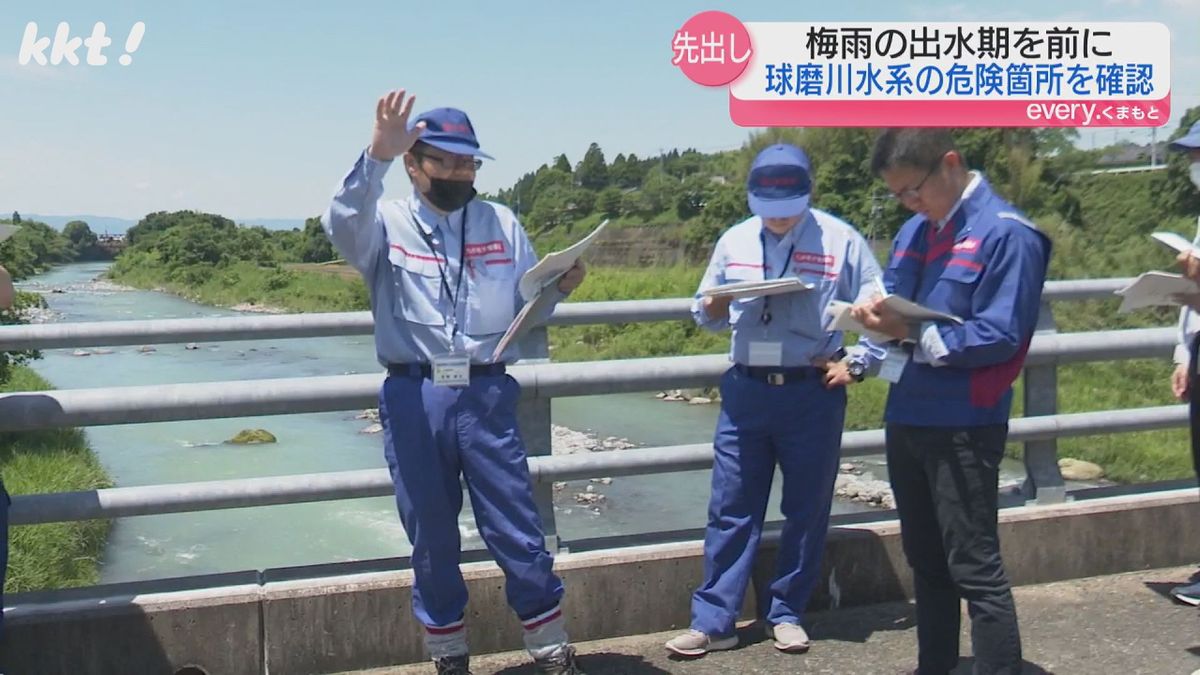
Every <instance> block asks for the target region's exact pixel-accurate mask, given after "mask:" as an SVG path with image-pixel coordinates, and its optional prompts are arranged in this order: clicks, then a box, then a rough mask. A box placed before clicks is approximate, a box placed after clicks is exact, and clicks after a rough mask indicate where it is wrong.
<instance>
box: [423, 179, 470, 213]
mask: <svg viewBox="0 0 1200 675" xmlns="http://www.w3.org/2000/svg"><path fill="white" fill-rule="evenodd" d="M475 194H476V192H475V184H474V182H473V181H469V180H450V179H448V178H432V177H430V178H429V191H428V192H423V193H421V195H422V196H423V197H425V199H428V200H429V203H430V204H433V205H434V206H435V207H437V208H438V209H440V210H442V211H445V212H446V213H450V212H451V211H457V210H459V209H461V208H462V207H464V206H466V204H467V202H469V201H471V200H472V199H474V198H475Z"/></svg>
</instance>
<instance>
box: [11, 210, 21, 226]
mask: <svg viewBox="0 0 1200 675" xmlns="http://www.w3.org/2000/svg"><path fill="white" fill-rule="evenodd" d="M12 224H13V225H20V224H21V214H19V213H17V212H16V211H13V214H12Z"/></svg>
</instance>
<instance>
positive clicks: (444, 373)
mask: <svg viewBox="0 0 1200 675" xmlns="http://www.w3.org/2000/svg"><path fill="white" fill-rule="evenodd" d="M433 383H434V384H436V385H439V386H442V387H465V386H467V385H468V384H471V357H469V356H467V355H466V354H442V355H440V356H435V357H433Z"/></svg>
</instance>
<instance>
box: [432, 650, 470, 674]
mask: <svg viewBox="0 0 1200 675" xmlns="http://www.w3.org/2000/svg"><path fill="white" fill-rule="evenodd" d="M433 665H434V667H435V668H437V675H471V657H470V656H467V655H466V654H464V655H462V656H443V657H442V658H440V659H434V660H433Z"/></svg>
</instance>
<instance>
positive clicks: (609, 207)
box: [595, 185, 621, 218]
mask: <svg viewBox="0 0 1200 675" xmlns="http://www.w3.org/2000/svg"><path fill="white" fill-rule="evenodd" d="M595 209H596V211H598V212H599V213H602V214H604V215H605V216H607V217H609V218H616V217H617V216H618V215H620V214H621V190H620V189H619V188H617V187H616V186H611V185H610V186H609V187H606V188H604V189H603V190H601V191H600V194H598V195H596V204H595Z"/></svg>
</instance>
